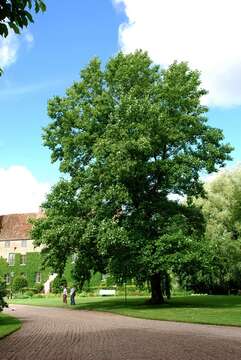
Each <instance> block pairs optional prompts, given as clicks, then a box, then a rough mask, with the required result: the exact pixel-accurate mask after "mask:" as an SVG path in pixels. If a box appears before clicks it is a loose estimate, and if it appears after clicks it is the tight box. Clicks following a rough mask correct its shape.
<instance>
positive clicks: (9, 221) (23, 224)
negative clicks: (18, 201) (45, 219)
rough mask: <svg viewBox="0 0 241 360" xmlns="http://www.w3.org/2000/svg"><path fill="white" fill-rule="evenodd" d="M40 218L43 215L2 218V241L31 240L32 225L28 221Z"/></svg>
mask: <svg viewBox="0 0 241 360" xmlns="http://www.w3.org/2000/svg"><path fill="white" fill-rule="evenodd" d="M39 216H41V215H40V214H36V213H29V214H11V215H2V216H0V240H17V239H18V240H21V239H30V237H29V231H30V229H31V226H32V225H31V224H29V223H28V220H29V218H37V217H39Z"/></svg>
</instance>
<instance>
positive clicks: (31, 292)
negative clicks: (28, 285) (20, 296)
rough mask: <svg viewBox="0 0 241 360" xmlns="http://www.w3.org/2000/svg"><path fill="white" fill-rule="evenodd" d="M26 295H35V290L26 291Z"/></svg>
mask: <svg viewBox="0 0 241 360" xmlns="http://www.w3.org/2000/svg"><path fill="white" fill-rule="evenodd" d="M24 295H26V296H27V297H30V298H31V297H33V295H34V292H33V291H31V290H28V291H26V292H25V293H24Z"/></svg>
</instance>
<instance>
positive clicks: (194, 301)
mask: <svg viewBox="0 0 241 360" xmlns="http://www.w3.org/2000/svg"><path fill="white" fill-rule="evenodd" d="M146 300H147V298H144V297H129V298H127V302H125V300H124V298H120V297H114V298H109V297H108V298H103V297H77V298H76V306H72V307H71V306H70V305H69V304H68V305H64V304H63V303H62V299H61V297H59V296H49V297H43V298H31V299H21V300H20V299H19V300H14V302H15V303H18V304H27V305H37V306H54V307H66V308H71V309H75V310H95V311H107V312H113V313H116V314H121V315H127V316H133V317H139V318H144V319H155V320H169V321H182V322H190V323H203V324H216V325H233V326H241V296H184V297H173V298H172V299H171V300H169V301H168V302H167V303H165V304H163V305H155V306H153V305H149V304H147V302H146Z"/></svg>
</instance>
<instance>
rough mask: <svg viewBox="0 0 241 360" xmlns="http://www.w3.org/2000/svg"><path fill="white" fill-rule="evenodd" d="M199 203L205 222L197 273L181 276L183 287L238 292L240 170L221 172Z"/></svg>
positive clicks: (240, 285) (240, 280)
mask: <svg viewBox="0 0 241 360" xmlns="http://www.w3.org/2000/svg"><path fill="white" fill-rule="evenodd" d="M206 193H207V196H206V198H204V199H198V200H197V204H198V205H199V206H201V207H202V213H203V216H204V218H205V221H206V224H207V226H206V231H205V241H204V242H205V244H206V249H205V248H203V258H202V261H201V263H200V267H199V271H198V272H193V273H192V274H189V275H187V276H184V283H185V284H186V286H188V287H190V288H192V289H194V290H197V291H199V292H200V291H202V292H208V293H219V294H220V293H226V294H227V293H229V292H237V291H238V290H239V289H240V288H241V167H240V166H237V167H236V168H234V169H231V170H225V171H222V172H220V174H218V175H217V177H216V178H215V179H214V180H213V181H211V182H210V183H208V184H207V185H206Z"/></svg>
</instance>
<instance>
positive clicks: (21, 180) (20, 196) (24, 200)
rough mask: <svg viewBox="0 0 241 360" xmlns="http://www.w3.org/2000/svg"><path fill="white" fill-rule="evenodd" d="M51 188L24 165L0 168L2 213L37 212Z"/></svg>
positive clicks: (0, 210)
mask: <svg viewBox="0 0 241 360" xmlns="http://www.w3.org/2000/svg"><path fill="white" fill-rule="evenodd" d="M49 190H50V184H47V183H41V182H39V181H38V180H37V179H36V178H35V177H34V176H33V175H32V173H31V172H30V171H29V170H28V169H27V168H26V167H24V166H11V167H9V168H6V169H4V168H0V214H1V215H3V214H11V213H25V212H37V211H38V210H39V206H40V205H41V203H42V202H43V201H44V199H45V196H46V193H47V192H48V191H49Z"/></svg>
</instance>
